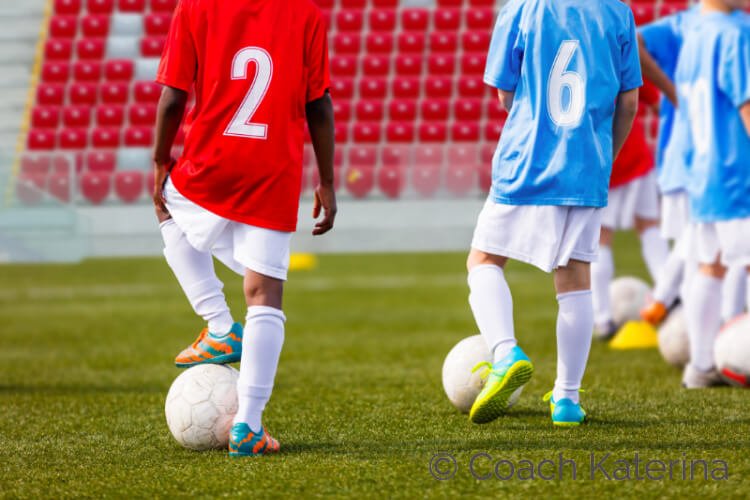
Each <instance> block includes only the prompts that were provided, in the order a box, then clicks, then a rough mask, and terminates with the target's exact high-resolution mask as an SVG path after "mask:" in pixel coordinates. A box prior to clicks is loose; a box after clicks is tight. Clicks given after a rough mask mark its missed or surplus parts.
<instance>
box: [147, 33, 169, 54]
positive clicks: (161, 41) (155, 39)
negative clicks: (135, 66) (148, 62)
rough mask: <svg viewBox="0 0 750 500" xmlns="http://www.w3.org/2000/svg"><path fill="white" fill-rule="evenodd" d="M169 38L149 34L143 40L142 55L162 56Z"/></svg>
mask: <svg viewBox="0 0 750 500" xmlns="http://www.w3.org/2000/svg"><path fill="white" fill-rule="evenodd" d="M166 42H167V40H166V38H165V37H162V36H149V37H146V38H143V39H142V40H141V55H142V56H143V57H161V53H162V51H163V50H164V45H165V44H166Z"/></svg>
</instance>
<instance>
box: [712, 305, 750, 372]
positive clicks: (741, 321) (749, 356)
mask: <svg viewBox="0 0 750 500" xmlns="http://www.w3.org/2000/svg"><path fill="white" fill-rule="evenodd" d="M714 360H715V362H716V369H717V370H719V373H721V376H722V377H724V379H725V380H726V381H727V382H729V383H730V384H732V385H737V386H740V387H750V314H745V315H743V316H740V317H739V318H737V319H734V320H732V321H730V322H729V323H727V324H726V326H724V328H722V329H721V331H720V332H719V336H718V337H717V339H716V343H715V344H714Z"/></svg>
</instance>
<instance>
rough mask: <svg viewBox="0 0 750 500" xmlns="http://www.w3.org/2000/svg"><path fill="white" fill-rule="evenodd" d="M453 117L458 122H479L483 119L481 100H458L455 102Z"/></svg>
mask: <svg viewBox="0 0 750 500" xmlns="http://www.w3.org/2000/svg"><path fill="white" fill-rule="evenodd" d="M453 116H454V117H455V118H456V119H457V120H466V121H469V120H479V119H480V118H481V117H482V101H481V100H480V99H457V100H455V101H454V102H453Z"/></svg>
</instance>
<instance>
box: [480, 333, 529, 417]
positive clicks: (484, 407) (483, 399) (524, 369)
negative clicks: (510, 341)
mask: <svg viewBox="0 0 750 500" xmlns="http://www.w3.org/2000/svg"><path fill="white" fill-rule="evenodd" d="M481 367H487V368H489V369H490V373H489V376H488V378H487V382H486V383H485V384H484V388H482V392H480V393H479V395H478V396H477V399H476V400H475V401H474V404H473V405H472V407H471V411H470V412H469V420H471V421H472V422H474V423H475V424H486V423H487V422H492V421H493V420H495V419H496V418H497V417H499V416H500V415H502V414H503V413H505V412H506V410H507V409H508V400H509V399H510V397H511V395H512V394H513V393H514V392H515V391H516V390H517V389H518V388H519V387H523V386H524V385H526V383H527V382H528V381H529V380H530V379H531V375H532V374H533V373H534V365H532V364H531V360H529V357H528V356H526V354H525V353H524V352H523V351H522V350H521V348H520V347H518V346H515V347H514V348H513V349H511V351H510V353H508V355H507V356H505V357H504V358H503V359H501V360H500V361H497V362H496V363H495V364H492V365H491V364H490V363H480V364H478V365H477V366H475V367H474V371H476V370H478V369H479V368H481Z"/></svg>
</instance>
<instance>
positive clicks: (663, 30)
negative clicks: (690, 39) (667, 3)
mask: <svg viewBox="0 0 750 500" xmlns="http://www.w3.org/2000/svg"><path fill="white" fill-rule="evenodd" d="M680 15H682V14H675V15H671V16H667V17H663V18H661V19H659V20H658V21H654V22H653V23H650V24H647V25H645V26H643V27H641V28H640V29H639V30H638V33H640V35H641V38H642V39H643V43H644V45H645V46H646V50H647V51H648V53H649V54H651V57H653V58H654V60H656V63H657V64H658V65H659V66H661V67H662V68H666V67H674V65H675V62H676V59H677V55H678V54H679V52H680V39H681V37H680V31H679V29H680V23H679V19H678V16H680Z"/></svg>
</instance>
